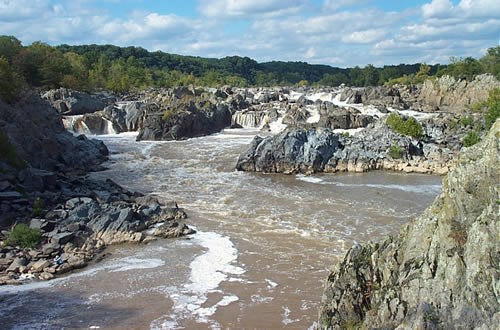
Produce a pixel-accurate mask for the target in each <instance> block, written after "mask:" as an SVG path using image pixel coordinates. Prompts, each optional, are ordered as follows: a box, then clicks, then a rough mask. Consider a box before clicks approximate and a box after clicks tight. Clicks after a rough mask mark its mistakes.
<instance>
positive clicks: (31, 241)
mask: <svg viewBox="0 0 500 330" xmlns="http://www.w3.org/2000/svg"><path fill="white" fill-rule="evenodd" d="M41 240H42V235H41V233H40V230H38V229H33V228H30V227H28V226H27V225H25V224H18V225H16V226H15V227H14V228H13V229H12V231H11V232H10V233H9V236H8V237H7V240H6V242H5V243H7V245H11V246H14V245H17V246H20V247H21V248H35V247H37V246H38V244H40V242H41Z"/></svg>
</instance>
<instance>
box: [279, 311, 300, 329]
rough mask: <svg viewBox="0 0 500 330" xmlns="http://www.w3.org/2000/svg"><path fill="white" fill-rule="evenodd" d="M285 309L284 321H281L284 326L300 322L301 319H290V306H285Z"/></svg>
mask: <svg viewBox="0 0 500 330" xmlns="http://www.w3.org/2000/svg"><path fill="white" fill-rule="evenodd" d="M282 309H283V314H281V315H282V316H283V320H282V321H281V322H282V323H283V324H284V325H289V324H291V323H295V322H299V321H300V319H295V320H292V319H291V318H290V313H291V311H290V308H288V306H284V307H282Z"/></svg>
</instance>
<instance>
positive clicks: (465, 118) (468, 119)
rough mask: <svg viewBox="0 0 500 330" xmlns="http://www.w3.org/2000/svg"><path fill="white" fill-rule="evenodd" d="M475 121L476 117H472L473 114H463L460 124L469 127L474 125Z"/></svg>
mask: <svg viewBox="0 0 500 330" xmlns="http://www.w3.org/2000/svg"><path fill="white" fill-rule="evenodd" d="M473 123H474V119H473V118H472V116H463V117H461V118H460V125H462V127H467V126H470V127H472V124H473Z"/></svg>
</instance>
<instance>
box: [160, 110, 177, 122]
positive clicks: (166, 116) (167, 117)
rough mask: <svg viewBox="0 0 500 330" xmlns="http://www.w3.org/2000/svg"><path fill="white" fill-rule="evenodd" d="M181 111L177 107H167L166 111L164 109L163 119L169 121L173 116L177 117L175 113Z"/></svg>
mask: <svg viewBox="0 0 500 330" xmlns="http://www.w3.org/2000/svg"><path fill="white" fill-rule="evenodd" d="M177 113H179V111H178V110H177V109H173V108H168V109H166V110H165V111H163V116H162V117H161V119H162V120H163V121H168V120H170V119H171V118H173V117H175V115H176V114H177Z"/></svg>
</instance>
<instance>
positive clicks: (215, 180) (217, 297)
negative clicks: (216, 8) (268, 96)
mask: <svg viewBox="0 0 500 330" xmlns="http://www.w3.org/2000/svg"><path fill="white" fill-rule="evenodd" d="M255 134H256V132H255V131H251V130H226V131H224V132H223V133H221V134H216V135H212V136H208V137H203V138H196V139H190V140H186V141H179V142H135V136H134V135H133V134H123V135H114V136H104V137H100V138H102V139H103V140H104V141H105V143H106V144H107V145H108V147H109V148H110V150H111V151H112V155H111V160H110V161H109V162H108V163H107V166H108V168H109V169H108V170H106V171H103V172H99V173H95V174H93V175H95V176H96V177H103V178H104V177H109V178H112V179H113V180H115V181H116V182H118V183H120V184H122V185H124V186H125V187H127V188H129V189H131V190H138V191H142V192H145V193H152V194H155V195H157V196H159V197H160V198H161V199H163V200H176V201H177V202H178V204H179V206H180V207H183V208H185V209H186V211H187V213H188V214H189V216H190V219H189V221H188V223H189V224H190V225H193V226H194V227H196V229H197V230H198V233H197V234H196V235H193V237H192V238H190V239H179V240H158V241H155V242H153V243H151V244H148V245H121V246H115V247H112V248H110V249H109V250H108V252H109V253H110V255H109V256H108V257H106V258H105V259H104V260H103V261H102V262H100V263H98V264H96V265H92V266H90V267H88V268H86V269H84V270H83V271H81V272H79V273H75V274H72V275H70V276H67V277H64V278H60V279H56V280H53V281H50V282H36V283H30V284H27V285H23V286H21V287H9V286H5V287H0V321H1V322H2V324H3V326H2V328H14V329H33V328H40V329H42V328H43V329H47V328H87V329H88V328H92V329H98V328H100V329H124V328H136V329H147V328H150V329H181V328H186V329H206V328H215V329H218V328H222V329H237V328H267V329H279V328H289V329H307V328H311V327H313V326H314V325H315V321H316V319H317V315H318V307H319V303H320V300H321V295H322V290H323V281H324V279H325V278H326V276H327V274H328V270H329V269H330V268H331V266H332V264H333V263H334V261H335V260H337V259H338V258H340V257H341V256H342V255H343V254H344V253H345V251H346V250H347V249H348V248H349V247H350V246H352V244H354V243H355V242H367V241H369V240H378V239H381V238H383V237H384V236H386V235H387V234H389V233H392V232H395V231H397V230H398V229H399V228H400V227H401V225H402V224H404V223H405V222H407V221H408V220H409V219H411V218H413V217H416V216H417V215H418V214H419V213H421V212H422V211H423V210H424V209H425V208H426V207H427V206H428V205H429V204H430V203H431V201H432V200H433V199H434V198H435V196H436V195H437V194H439V193H440V191H441V178H440V177H437V176H426V175H408V174H400V173H393V172H371V173H367V174H336V175H314V176H302V175H265V174H258V173H246V172H236V171H235V170H234V166H235V163H236V159H237V157H238V155H239V153H240V152H241V151H242V150H243V149H244V148H245V147H246V145H247V144H248V143H249V142H250V141H251V139H252V137H253V136H254V135H255Z"/></svg>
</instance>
